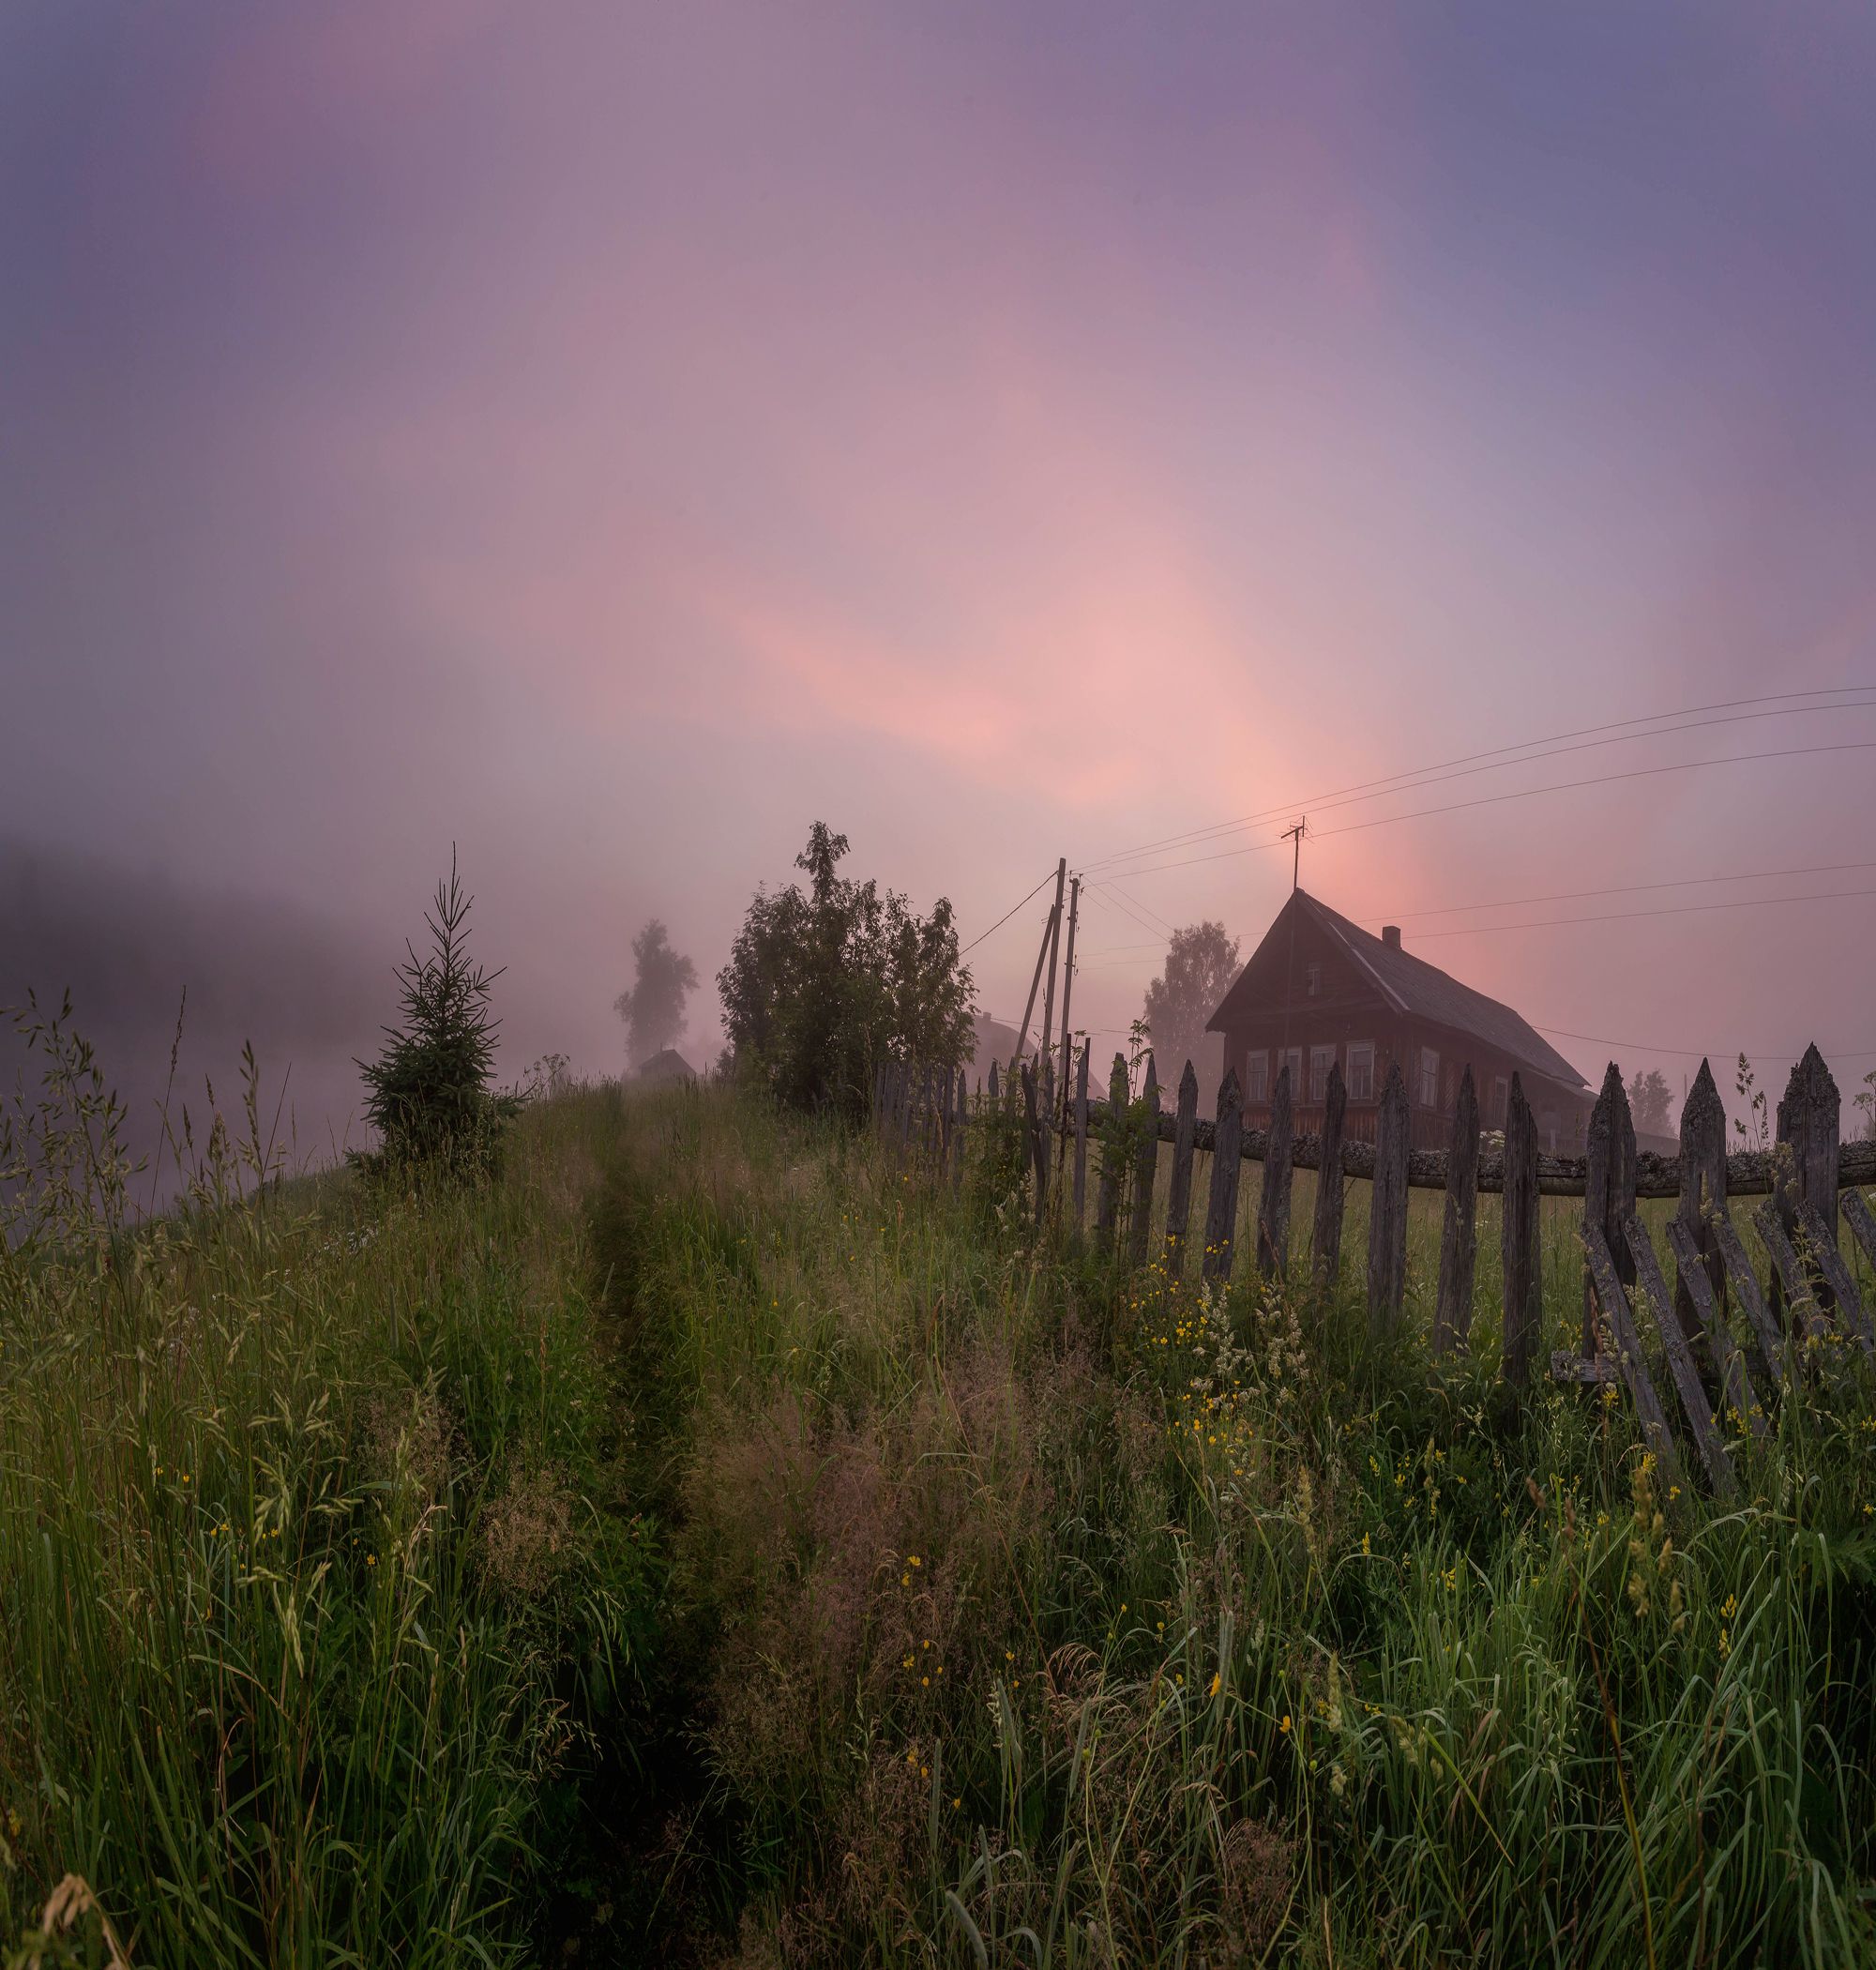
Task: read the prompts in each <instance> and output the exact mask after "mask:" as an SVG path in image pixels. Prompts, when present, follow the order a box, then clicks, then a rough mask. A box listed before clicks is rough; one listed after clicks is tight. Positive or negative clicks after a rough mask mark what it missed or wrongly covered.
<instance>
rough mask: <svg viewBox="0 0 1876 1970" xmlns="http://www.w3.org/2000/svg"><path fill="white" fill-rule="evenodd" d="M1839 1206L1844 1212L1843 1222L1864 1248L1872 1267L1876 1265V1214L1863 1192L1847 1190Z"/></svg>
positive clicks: (1840, 1199) (1864, 1254)
mask: <svg viewBox="0 0 1876 1970" xmlns="http://www.w3.org/2000/svg"><path fill="white" fill-rule="evenodd" d="M1838 1206H1839V1207H1840V1208H1841V1210H1842V1212H1843V1221H1844V1222H1845V1223H1846V1224H1848V1225H1849V1227H1850V1229H1851V1232H1852V1234H1853V1235H1854V1237H1855V1239H1856V1242H1857V1243H1858V1244H1859V1245H1860V1246H1862V1248H1863V1256H1864V1257H1865V1258H1866V1259H1868V1261H1869V1263H1870V1265H1876V1212H1872V1211H1871V1210H1870V1208H1869V1205H1868V1203H1867V1202H1866V1201H1865V1199H1864V1195H1863V1192H1862V1191H1861V1190H1845V1191H1844V1192H1843V1194H1842V1196H1841V1197H1839V1198H1838Z"/></svg>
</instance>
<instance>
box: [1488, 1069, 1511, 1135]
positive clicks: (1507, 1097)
mask: <svg viewBox="0 0 1876 1970" xmlns="http://www.w3.org/2000/svg"><path fill="white" fill-rule="evenodd" d="M1510 1112H1511V1084H1510V1082H1508V1081H1507V1080H1506V1079H1505V1076H1504V1075H1503V1074H1494V1075H1493V1076H1492V1077H1491V1114H1490V1116H1489V1117H1488V1119H1489V1120H1490V1121H1492V1122H1495V1123H1496V1124H1497V1125H1498V1127H1499V1128H1501V1129H1503V1128H1504V1127H1505V1117H1506V1116H1507V1115H1508V1114H1510Z"/></svg>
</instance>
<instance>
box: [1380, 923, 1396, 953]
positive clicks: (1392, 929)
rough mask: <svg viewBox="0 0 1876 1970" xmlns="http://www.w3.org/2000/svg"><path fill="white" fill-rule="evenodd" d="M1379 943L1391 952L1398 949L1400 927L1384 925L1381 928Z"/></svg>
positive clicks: (1389, 924) (1390, 924) (1393, 924)
mask: <svg viewBox="0 0 1876 1970" xmlns="http://www.w3.org/2000/svg"><path fill="white" fill-rule="evenodd" d="M1381 941H1382V943H1384V945H1385V946H1386V947H1387V948H1388V949H1389V950H1391V951H1398V950H1399V948H1400V926H1399V924H1398V923H1384V924H1383V925H1382V926H1381Z"/></svg>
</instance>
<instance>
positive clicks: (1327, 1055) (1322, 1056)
mask: <svg viewBox="0 0 1876 1970" xmlns="http://www.w3.org/2000/svg"><path fill="white" fill-rule="evenodd" d="M1335 1064H1336V1050H1335V1047H1334V1046H1333V1044H1332V1045H1329V1046H1326V1047H1311V1048H1310V1049H1309V1099H1310V1102H1311V1103H1312V1104H1313V1105H1315V1106H1317V1107H1320V1106H1321V1105H1322V1104H1323V1103H1324V1101H1326V1100H1327V1099H1329V1072H1330V1069H1331V1068H1334V1066H1335Z"/></svg>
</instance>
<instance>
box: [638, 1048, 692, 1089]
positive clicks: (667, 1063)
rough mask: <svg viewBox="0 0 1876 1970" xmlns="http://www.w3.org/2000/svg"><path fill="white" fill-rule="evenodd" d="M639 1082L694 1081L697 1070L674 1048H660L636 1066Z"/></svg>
mask: <svg viewBox="0 0 1876 1970" xmlns="http://www.w3.org/2000/svg"><path fill="white" fill-rule="evenodd" d="M637 1077H638V1079H639V1080H641V1081H695V1080H696V1078H697V1069H696V1068H694V1067H692V1066H691V1065H690V1063H689V1062H688V1060H687V1059H685V1057H684V1055H683V1054H682V1053H679V1052H678V1051H677V1050H676V1048H674V1047H661V1048H659V1049H658V1052H657V1053H654V1054H652V1055H651V1056H650V1057H649V1058H648V1059H645V1060H642V1061H640V1062H639V1064H638V1068H637Z"/></svg>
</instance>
